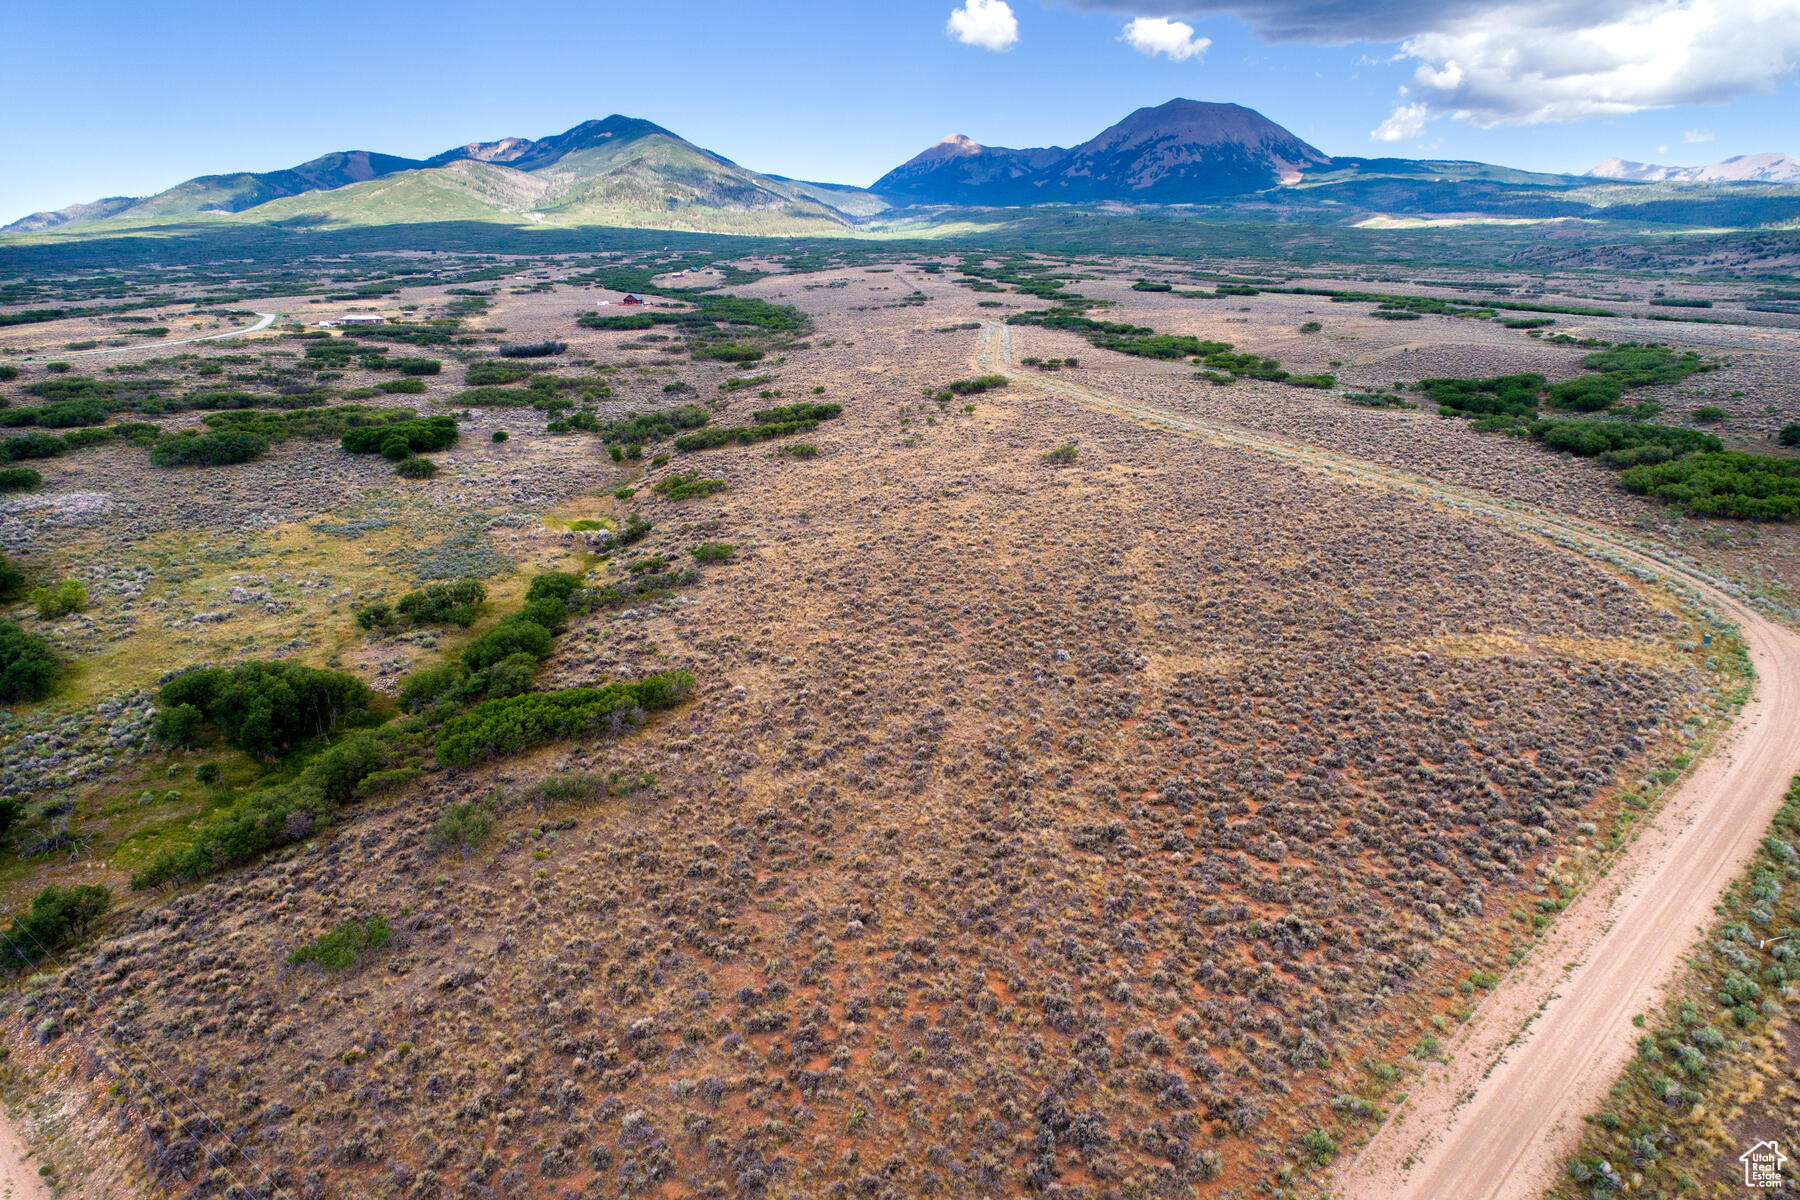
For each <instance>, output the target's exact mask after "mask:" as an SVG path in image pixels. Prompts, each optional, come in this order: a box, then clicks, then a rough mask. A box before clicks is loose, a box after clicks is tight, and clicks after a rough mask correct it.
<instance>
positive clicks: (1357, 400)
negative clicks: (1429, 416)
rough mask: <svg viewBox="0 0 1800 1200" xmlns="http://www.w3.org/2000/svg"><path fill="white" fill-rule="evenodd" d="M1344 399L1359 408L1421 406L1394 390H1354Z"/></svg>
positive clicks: (1413, 407) (1414, 407)
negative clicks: (1394, 392) (1395, 393)
mask: <svg viewBox="0 0 1800 1200" xmlns="http://www.w3.org/2000/svg"><path fill="white" fill-rule="evenodd" d="M1344 399H1345V400H1347V401H1349V402H1350V403H1351V404H1354V405H1356V406H1357V407H1358V408H1401V409H1407V408H1412V409H1416V408H1418V407H1419V406H1418V405H1416V404H1414V403H1413V402H1412V401H1411V400H1408V399H1407V398H1406V397H1405V396H1396V395H1394V394H1393V393H1392V392H1352V393H1350V394H1349V395H1347V396H1345V397H1344Z"/></svg>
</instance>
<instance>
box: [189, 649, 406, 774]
mask: <svg viewBox="0 0 1800 1200" xmlns="http://www.w3.org/2000/svg"><path fill="white" fill-rule="evenodd" d="M157 697H158V700H159V701H160V703H161V704H162V705H163V706H165V707H173V706H176V705H182V704H190V705H192V706H193V707H195V708H197V709H199V710H200V711H201V712H202V713H204V714H205V715H206V719H207V720H208V721H210V722H211V723H212V724H214V725H215V726H217V727H218V728H219V731H220V732H221V733H222V734H224V736H225V740H226V741H228V742H230V743H231V744H232V745H234V746H237V747H239V748H241V749H243V750H247V751H249V752H250V753H252V754H258V755H262V756H265V757H273V756H275V755H276V754H278V753H280V752H282V751H285V750H287V749H289V748H291V747H292V746H293V745H294V744H295V743H296V742H299V741H302V740H304V739H306V738H309V737H315V736H317V735H318V734H321V733H324V732H325V731H326V730H328V729H333V728H336V727H337V725H338V724H339V723H340V722H342V721H343V720H345V719H346V718H349V717H352V716H355V715H357V714H359V713H362V712H364V711H366V710H367V708H368V706H369V702H370V701H371V700H372V699H373V698H374V693H373V692H371V691H370V690H369V689H368V687H367V686H366V685H365V684H364V683H363V682H362V681H361V680H360V679H357V678H356V677H355V676H354V675H346V674H343V673H342V672H339V671H322V670H319V669H317V668H315V667H305V666H301V665H300V664H298V663H291V662H283V661H276V662H247V663H240V664H238V665H237V666H235V667H203V668H200V669H198V670H193V671H188V672H186V673H184V674H181V675H177V676H176V677H175V678H174V679H171V680H170V681H169V682H167V683H165V684H164V685H163V686H162V689H161V690H160V691H159V692H158V693H157Z"/></svg>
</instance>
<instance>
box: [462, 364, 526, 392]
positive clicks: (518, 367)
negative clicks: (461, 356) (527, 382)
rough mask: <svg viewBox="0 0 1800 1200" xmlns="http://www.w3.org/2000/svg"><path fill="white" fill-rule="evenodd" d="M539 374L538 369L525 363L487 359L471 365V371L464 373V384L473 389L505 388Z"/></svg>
mask: <svg viewBox="0 0 1800 1200" xmlns="http://www.w3.org/2000/svg"><path fill="white" fill-rule="evenodd" d="M537 372H538V368H537V367H532V366H527V365H526V364H524V363H509V362H495V361H494V360H493V359H491V358H486V359H482V360H481V361H480V362H476V363H470V364H469V369H468V370H467V371H464V372H463V382H464V383H466V384H468V385H469V386H470V387H472V388H475V387H504V386H505V385H506V384H509V383H517V382H519V381H520V380H521V379H530V378H531V377H532V376H533V375H535V374H537Z"/></svg>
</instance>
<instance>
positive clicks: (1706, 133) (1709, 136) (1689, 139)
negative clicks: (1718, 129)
mask: <svg viewBox="0 0 1800 1200" xmlns="http://www.w3.org/2000/svg"><path fill="white" fill-rule="evenodd" d="M1713 137H1714V134H1713V131H1712V130H1710V129H1690V130H1688V131H1687V132H1686V133H1684V134H1682V135H1681V140H1682V141H1683V142H1686V143H1687V144H1688V145H1690V146H1692V145H1694V144H1696V143H1698V142H1710V141H1712V140H1713Z"/></svg>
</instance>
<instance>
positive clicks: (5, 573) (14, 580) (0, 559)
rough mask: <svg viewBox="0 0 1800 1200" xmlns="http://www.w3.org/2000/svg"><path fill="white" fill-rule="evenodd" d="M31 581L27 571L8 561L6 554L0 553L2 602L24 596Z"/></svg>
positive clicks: (5, 602) (6, 602) (7, 602)
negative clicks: (27, 577) (26, 576)
mask: <svg viewBox="0 0 1800 1200" xmlns="http://www.w3.org/2000/svg"><path fill="white" fill-rule="evenodd" d="M29 582H30V581H29V580H28V579H26V578H25V572H23V571H21V570H19V568H17V567H15V566H13V565H12V564H11V563H10V562H8V561H6V555H4V554H0V604H9V603H11V602H12V601H14V600H17V599H19V598H20V597H21V596H23V595H24V594H25V589H26V585H27V584H28V583H29Z"/></svg>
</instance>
